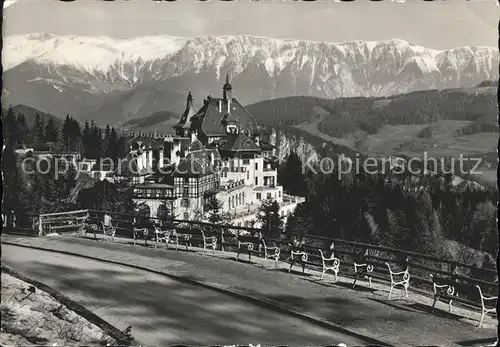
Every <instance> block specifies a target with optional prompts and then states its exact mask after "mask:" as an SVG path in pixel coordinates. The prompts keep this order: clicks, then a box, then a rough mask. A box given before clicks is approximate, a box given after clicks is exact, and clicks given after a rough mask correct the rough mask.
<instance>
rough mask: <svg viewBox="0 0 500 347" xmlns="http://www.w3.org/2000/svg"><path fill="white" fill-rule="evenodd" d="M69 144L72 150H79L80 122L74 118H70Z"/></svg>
mask: <svg viewBox="0 0 500 347" xmlns="http://www.w3.org/2000/svg"><path fill="white" fill-rule="evenodd" d="M70 134H71V136H70V144H71V150H72V151H77V152H81V137H82V134H81V129H80V123H78V122H77V121H76V120H74V119H72V118H71V122H70Z"/></svg>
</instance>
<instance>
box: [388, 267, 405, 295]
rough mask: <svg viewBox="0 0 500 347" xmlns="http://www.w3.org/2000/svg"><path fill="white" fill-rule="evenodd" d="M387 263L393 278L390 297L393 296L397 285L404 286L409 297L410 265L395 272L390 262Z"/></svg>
mask: <svg viewBox="0 0 500 347" xmlns="http://www.w3.org/2000/svg"><path fill="white" fill-rule="evenodd" d="M385 265H387V268H388V269H389V275H390V279H391V289H390V290H389V299H390V298H391V295H392V290H393V289H394V288H395V287H397V286H401V287H403V288H404V291H405V297H408V287H409V286H410V272H409V271H408V267H407V268H406V270H405V271H400V272H394V271H392V269H391V266H390V265H389V263H385Z"/></svg>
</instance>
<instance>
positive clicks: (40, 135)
mask: <svg viewBox="0 0 500 347" xmlns="http://www.w3.org/2000/svg"><path fill="white" fill-rule="evenodd" d="M33 133H34V146H35V148H41V147H42V148H45V125H44V121H43V118H42V117H40V115H39V114H38V113H37V114H36V116H35V124H34V125H33Z"/></svg>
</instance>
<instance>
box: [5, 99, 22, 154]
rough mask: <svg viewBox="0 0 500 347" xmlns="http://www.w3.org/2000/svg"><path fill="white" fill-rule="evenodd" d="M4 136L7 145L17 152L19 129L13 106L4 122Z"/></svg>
mask: <svg viewBox="0 0 500 347" xmlns="http://www.w3.org/2000/svg"><path fill="white" fill-rule="evenodd" d="M3 134H4V138H5V145H6V146H9V147H10V148H12V150H15V149H16V147H17V143H18V139H19V127H18V124H17V121H16V116H15V115H14V111H13V109H12V106H10V107H9V109H8V110H7V115H6V117H5V121H4V122H3Z"/></svg>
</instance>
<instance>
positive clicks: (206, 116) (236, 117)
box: [193, 98, 258, 136]
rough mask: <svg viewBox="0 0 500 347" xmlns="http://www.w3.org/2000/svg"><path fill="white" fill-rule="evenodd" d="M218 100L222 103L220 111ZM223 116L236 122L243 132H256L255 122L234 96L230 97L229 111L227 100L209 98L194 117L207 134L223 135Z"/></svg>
mask: <svg viewBox="0 0 500 347" xmlns="http://www.w3.org/2000/svg"><path fill="white" fill-rule="evenodd" d="M219 102H220V103H222V111H221V112H219ZM224 116H226V117H227V120H229V121H234V122H237V123H238V124H239V126H240V128H243V129H244V131H245V132H247V131H248V132H250V133H251V134H257V133H258V128H257V122H256V121H255V119H254V118H253V117H252V116H251V115H250V114H249V113H248V112H247V111H246V110H245V108H244V107H243V106H242V105H241V104H240V103H239V102H238V100H236V99H235V98H232V99H231V112H230V113H228V112H227V100H224V99H221V98H211V99H210V100H207V101H206V103H205V105H204V106H203V107H202V108H201V109H200V110H199V111H198V112H197V113H196V115H195V117H194V118H195V119H196V120H197V121H198V122H200V123H201V129H202V130H203V132H204V133H205V134H206V135H207V136H224V135H226V128H225V125H224V124H223V122H222V120H223V118H224ZM193 124H194V121H193Z"/></svg>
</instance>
